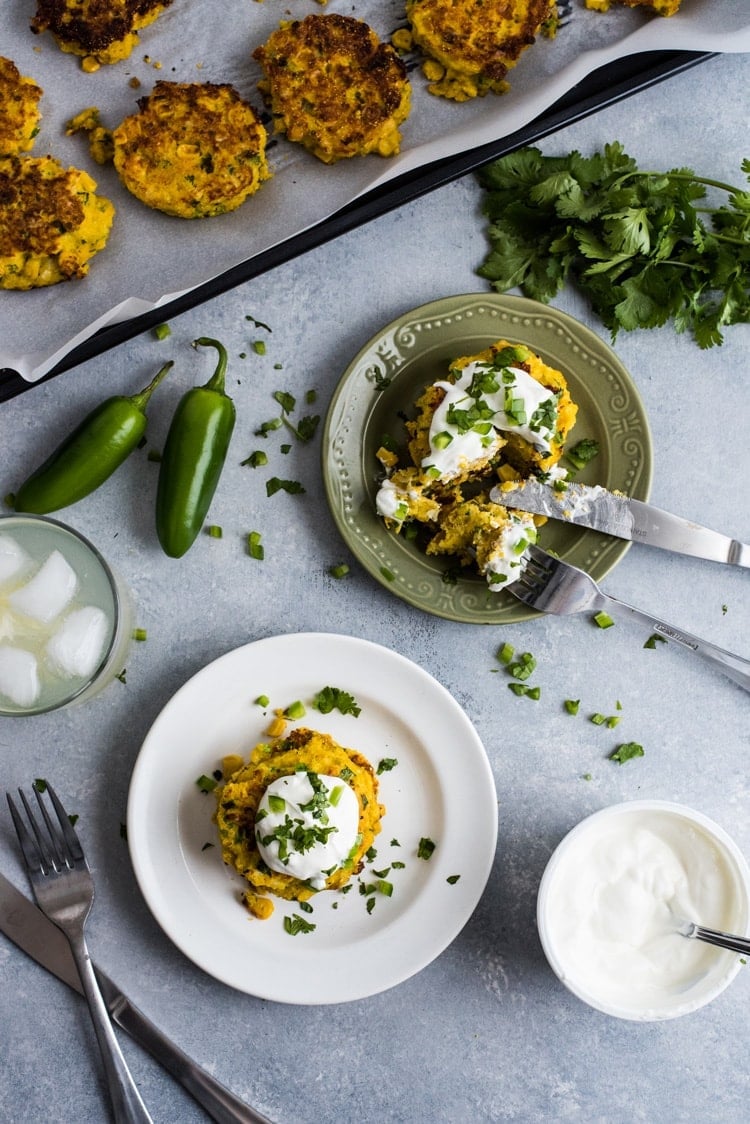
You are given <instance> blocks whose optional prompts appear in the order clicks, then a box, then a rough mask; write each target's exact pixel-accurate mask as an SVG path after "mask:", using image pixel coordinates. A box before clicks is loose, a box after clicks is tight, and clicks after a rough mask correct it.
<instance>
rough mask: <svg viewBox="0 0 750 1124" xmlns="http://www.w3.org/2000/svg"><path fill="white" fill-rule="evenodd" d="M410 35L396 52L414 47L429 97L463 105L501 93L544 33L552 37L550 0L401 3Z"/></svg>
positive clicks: (399, 35) (401, 37)
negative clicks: (512, 71)
mask: <svg viewBox="0 0 750 1124" xmlns="http://www.w3.org/2000/svg"><path fill="white" fill-rule="evenodd" d="M406 18H407V20H408V23H409V31H408V32H406V33H404V32H396V33H395V35H394V37H393V41H394V43H395V44H396V46H398V47H399V48H409V47H411V46H412V45H414V46H417V47H419V49H420V50H421V51H422V53H423V54H424V55H426V56H427V61H426V62H425V63H424V65H423V68H422V69H423V71H424V74H425V77H426V78H428V79H429V81H430V86H429V87H428V88H429V90H430V93H432V94H437V95H438V96H441V97H445V98H450V99H451V100H453V101H467V100H468V99H469V98H475V97H483V96H484V95H485V94H487V93H494V94H504V93H505V92H506V91H507V90H508V88H509V87H508V83H507V81H506V75H507V73H508V71H509V70H510V69H511V68H512V67H513V66H515V65H516V63H517V62H518V59H519V58H520V56H521V54H522V53H523V52H524V51H525V50H526V49H527V47H530V46H531V45H532V44H533V43H534V42H535V40H536V36H537V35H538V34H539V33H540V32H541V31H543V30H544V31H545V32H546V33H547V34H549V35H554V30H555V26H556V20H557V5H556V2H555V0H461V3H460V4H458V3H456V2H455V0H406Z"/></svg>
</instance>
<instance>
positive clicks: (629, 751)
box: [609, 742, 644, 765]
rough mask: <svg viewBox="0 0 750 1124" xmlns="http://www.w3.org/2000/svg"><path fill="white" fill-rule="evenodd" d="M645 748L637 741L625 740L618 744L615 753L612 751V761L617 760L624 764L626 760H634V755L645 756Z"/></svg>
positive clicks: (610, 757)
mask: <svg viewBox="0 0 750 1124" xmlns="http://www.w3.org/2000/svg"><path fill="white" fill-rule="evenodd" d="M643 756H644V750H643V746H642V745H638V743H637V742H624V743H623V744H622V745H620V746H618V747H617V749H616V750H615V751H614V753H610V755H609V759H610V761H617V763H618V764H619V765H624V764H625V762H626V761H632V760H633V758H634V757H643Z"/></svg>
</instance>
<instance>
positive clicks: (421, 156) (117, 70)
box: [0, 0, 750, 381]
mask: <svg viewBox="0 0 750 1124" xmlns="http://www.w3.org/2000/svg"><path fill="white" fill-rule="evenodd" d="M572 6H573V14H572V19H571V20H570V22H569V23H567V25H566V26H564V27H562V28H561V29H560V31H559V32H558V34H557V36H556V37H555V38H554V39H552V40H548V39H545V38H543V37H540V38H539V39H538V40H537V42H536V43H535V44H534V46H533V47H531V48H530V49H529V50H528V51H527V52H526V53H525V54H524V55H523V56H522V58H521V60H520V62H519V63H518V65H517V66H516V67H515V68H514V69H513V70H512V71H511V73H510V83H511V89H510V92H509V93H508V94H505V95H503V96H501V97H498V96H495V95H488V96H487V97H485V98H479V99H475V100H474V101H471V102H465V103H462V104H457V103H454V102H449V101H447V100H445V99H443V98H436V97H434V96H432V95H431V94H428V92H427V83H426V81H425V79H424V77H423V75H422V73H421V70H420V69H419V66H418V65H410V76H411V81H412V111H411V114H410V116H409V118H408V119H407V121H406V122H405V124H404V126H403V128H402V135H403V142H402V150H401V153H400V155H399V156H397V157H393V158H390V159H383V158H381V157H377V156H368V157H365V158H354V159H350V160H344V161H340V162H339V163H337V164H334V165H330V166H328V165H324V164H322V163H321V162H320V161H318V160H317V159H316V158H315V157H313V156H311V155H310V154H309V153H308V152H306V151H305V150H304V149H302V148H301V147H299V146H296V145H292V144H290V143H289V142H288V141H287V140H286V139H285V138H284V137H278V138H276V139H275V140H274V142H273V144H272V145H271V146H270V147H269V153H268V155H269V164H270V166H271V170H272V172H273V178H272V179H271V180H269V181H268V182H267V183H266V184H264V185H263V187H262V188H261V190H260V191H259V192H258V194H257V195H255V196H253V197H251V198H250V199H249V200H248V201H247V202H246V203H245V204H243V206H242V207H240V208H239V210H237V211H235V212H233V213H231V214H228V215H221V216H216V217H214V218H209V219H199V220H185V219H178V218H173V217H170V216H167V215H163V214H161V212H159V211H154V210H150V209H149V208H147V207H145V206H144V205H143V204H141V203H140V202H138V200H136V199H134V198H133V197H132V196H131V195H129V193H128V192H127V191H125V189H124V188H123V187H122V186H121V184H120V182H119V180H118V177H117V174H116V173H115V171H114V169H113V168H112V167H110V166H108V167H100V166H98V165H97V164H95V163H94V161H93V160H92V159H91V157H90V155H89V152H88V145H87V142H86V139H85V137H84V136H82V135H79V136H77V137H66V136H65V124H66V122H67V121H68V120H69V119H70V118H71V117H73V116H75V114H77V113H79V112H80V111H81V110H82V109H85V108H87V107H88V106H97V107H98V108H99V110H100V112H101V115H102V120H103V121H104V123H105V124H107V125H109V126H112V127H114V126H115V125H117V124H118V123H119V122H120V121H121V120H122V118H123V117H126V116H127V115H129V114H131V113H134V112H136V110H137V99H138V98H139V97H142V96H145V95H146V94H148V93H149V92H150V91H151V89H152V87H153V85H154V84H155V82H157V81H158V80H160V79H163V80H169V81H177V82H203V81H207V82H231V83H232V84H233V85H234V86H236V88H237V89H238V91H239V92H240V93H241V94H242V96H243V97H245V98H247V100H248V101H250V102H251V104H253V105H254V106H255V108H256V109H257V110H258V111H259V112H260V113H261V114H263V113H264V107H263V103H262V100H261V98H260V95H259V93H258V91H257V82H258V79H259V78H260V70H259V67H258V66H257V64H256V63H255V61H254V60H253V58H252V52H253V50H254V49H255V47H257V46H258V45H260V44H261V43H263V42H265V40H266V39H267V37H268V35H269V34H270V33H271V32H272V31H273V30H274V29H275V28H276V27H277V26H278V23H279V21H280V20H281V19H289V18H299V19H302V18H304V16H306V15H308V14H310V13H311V12H317V13H328V12H340V13H341V14H344V15H354V16H356V17H357V18H359V19H363V20H366V21H367V22H368V23H369V24H370V25H371V26H372V27H373V28H374V29H375V31H376V32H377V33H378V35H379V36H380V37H381V39H388V38H389V37H390V35H391V34H392V33H393V31H394V30H395V29H396V28H397V27H399V26H402V25H403V24H404V8H403V0H380V2H379V3H375V2H374V0H354V2H352V0H348V2H341V0H330V2H329V3H328V4H327V5H326V6H325V7H321V6H320V5H319V4H317V3H315V2H314V0H291V2H290V3H288V4H284V5H283V6H282V5H280V4H279V3H278V2H277V0H264V2H263V3H259V2H257V0H173V4H172V6H171V8H169V9H168V10H167V11H166V12H165V13H164V14H163V15H162V16H160V18H159V19H158V20H157V21H156V23H154V24H152V25H151V27H148V28H146V29H145V30H144V31H143V32H142V33H141V39H140V44H139V46H137V47H136V49H135V50H134V52H133V54H132V56H131V58H130V59H127V60H124V61H122V62H120V63H117V64H116V65H114V66H108V67H102V68H101V69H100V70H98V71H96V72H95V73H93V74H86V73H84V72H83V71H82V70H81V67H80V62H79V60H78V59H77V58H76V57H75V56H74V55H69V54H64V53H63V52H61V51H60V50H59V48H58V47H57V46H56V44H55V42H54V40H53V39H52V37H51V36H50V35H49V34H45V35H43V36H35V35H33V34H32V33H31V31H30V30H29V22H30V20H31V18H32V16H33V14H34V12H35V10H36V4H35V0H3V3H2V5H0V54H3V55H5V56H6V57H9V58H11V59H13V61H14V62H15V63H16V65H17V66H18V68H19V69H20V71H21V72H22V73H23V74H26V75H29V76H30V77H32V78H34V80H35V81H36V82H38V83H39V85H41V86H42V88H43V90H44V96H43V98H42V102H41V110H42V115H43V116H42V122H41V128H40V133H39V136H38V137H37V140H36V142H35V147H34V149H33V153H32V154H34V155H44V154H46V153H50V154H52V155H53V156H55V157H56V158H57V159H58V160H60V161H61V162H62V163H63V164H66V165H74V166H76V167H80V168H85V169H86V170H87V171H89V172H90V173H91V174H92V175H93V177H94V179H95V180H96V181H97V183H98V192H99V193H100V194H101V195H105V196H107V197H108V198H110V199H111V200H112V201H113V202H114V204H115V207H116V209H117V214H116V217H115V222H114V226H113V230H112V234H111V236H110V240H109V243H108V245H107V248H106V249H105V250H104V251H102V252H101V253H100V254H99V255H97V256H96V257H95V258H94V259H93V261H92V263H91V268H90V272H89V274H88V276H87V277H86V278H84V279H83V280H81V281H71V282H67V283H64V284H60V285H55V286H52V287H51V288H48V289H39V290H34V291H31V292H10V291H5V290H0V367H9V368H12V369H14V370H16V371H17V372H18V373H19V374H21V375H22V377H23V378H25V379H27V380H29V381H34V380H36V379H38V378H40V377H41V376H42V375H44V374H46V372H47V371H49V370H50V369H51V368H52V367H54V366H55V364H56V363H58V362H59V361H60V360H61V359H62V358H63V356H64V355H65V354H66V353H67V352H68V351H70V350H72V348H73V347H75V346H76V345H77V344H78V343H80V342H81V341H82V340H84V339H86V338H87V337H88V336H90V335H92V334H93V333H94V332H95V331H96V330H97V329H99V328H101V327H104V326H106V325H108V324H114V323H118V322H120V321H123V320H126V319H129V318H131V317H133V316H136V315H139V314H141V313H143V312H146V311H149V310H150V309H152V308H154V307H158V306H159V305H160V304H165V303H167V302H168V301H169V300H171V299H173V298H174V297H175V296H177V295H179V294H180V293H182V292H185V291H189V290H191V289H193V288H195V287H196V286H197V285H199V284H201V283H203V282H205V281H208V280H210V279H211V278H213V277H215V276H217V275H219V274H221V273H223V272H224V271H225V270H227V269H229V268H231V267H232V266H234V265H238V264H240V263H241V262H244V261H247V260H248V259H251V258H252V257H254V256H255V255H256V254H259V253H261V252H262V251H263V250H266V249H268V248H270V247H271V246H274V245H276V244H277V243H279V242H281V241H284V240H285V239H287V238H289V237H291V236H293V235H295V234H299V233H300V232H301V231H303V230H305V229H307V228H308V227H310V226H312V225H314V224H315V223H318V222H320V221H322V220H323V219H325V218H328V217H329V216H330V215H332V214H333V213H335V212H336V211H337V210H339V209H340V208H341V207H343V206H345V205H346V204H347V203H349V202H351V201H352V200H354V199H356V198H357V197H358V196H359V195H361V194H363V193H364V192H366V191H368V190H370V189H371V188H373V187H376V186H378V185H380V184H383V183H386V182H387V181H388V180H390V179H392V178H393V177H395V176H398V175H400V174H402V173H404V172H407V171H411V170H414V169H417V168H419V167H422V166H424V165H426V164H428V163H430V162H432V161H433V160H437V159H440V158H442V157H446V156H450V155H454V154H456V153H459V152H462V151H466V150H468V149H471V148H474V147H475V146H477V145H481V144H485V143H488V142H491V141H495V140H498V139H500V138H502V137H503V136H507V135H508V134H510V133H513V132H515V131H516V130H517V129H520V128H522V127H523V126H524V125H526V124H528V123H529V122H530V121H532V120H533V119H534V118H535V117H536V116H538V114H539V113H541V112H542V111H543V110H544V109H546V108H547V107H548V106H550V105H552V104H553V103H554V102H555V101H556V100H557V99H558V98H559V97H560V96H561V95H562V94H564V93H565V92H566V91H568V90H569V89H571V88H572V87H573V86H574V85H575V84H576V83H577V82H579V81H581V79H583V78H584V77H585V76H586V75H587V74H589V73H591V72H592V71H593V70H595V69H597V68H598V67H600V66H602V65H604V64H605V63H607V62H610V61H613V60H615V59H617V58H622V57H625V56H627V55H632V54H635V53H638V52H642V51H652V50H698V51H714V52H720V51H726V52H729V51H732V52H740V51H750V0H683V10H682V11H680V12H679V13H678V14H677V15H676V16H673V17H671V18H669V19H663V18H659V17H653V16H650V15H649V14H647V13H646V12H645V11H643V10H642V9H634V10H630V9H627V8H620V7H615V8H613V10H611V11H610V12H608V13H606V14H603V13H598V12H590V11H587V10H586V9H585V8H584V7H583V0H572ZM407 61H410V63H413V62H414V60H407ZM136 79H137V81H138V82H139V83H140V85H139V87H138V88H134V85H133V81H134V80H136ZM264 119H265V116H264ZM738 186H740V185H738Z"/></svg>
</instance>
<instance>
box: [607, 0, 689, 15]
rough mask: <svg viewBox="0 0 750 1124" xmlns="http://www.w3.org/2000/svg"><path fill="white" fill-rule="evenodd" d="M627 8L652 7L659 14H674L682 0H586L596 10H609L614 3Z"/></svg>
mask: <svg viewBox="0 0 750 1124" xmlns="http://www.w3.org/2000/svg"><path fill="white" fill-rule="evenodd" d="M613 3H614V4H615V5H617V4H618V3H619V4H624V5H625V7H626V8H650V9H651V10H652V11H654V12H656V14H657V16H673V15H674V14H675V13H676V12H678V11H679V8H680V4H681V3H682V0H586V7H587V8H591V9H592V10H593V11H595V12H608V11H609V9H610V8H611V7H612V4H613Z"/></svg>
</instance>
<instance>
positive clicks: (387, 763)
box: [375, 757, 398, 776]
mask: <svg viewBox="0 0 750 1124" xmlns="http://www.w3.org/2000/svg"><path fill="white" fill-rule="evenodd" d="M397 765H398V760H397V759H396V758H395V757H382V758H381V759H380V761H379V762H378V767H377V769H376V770H375V772H376V773H377V774H378V776H380V774H381V773H390V771H391V769H395V768H396V766H397Z"/></svg>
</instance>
